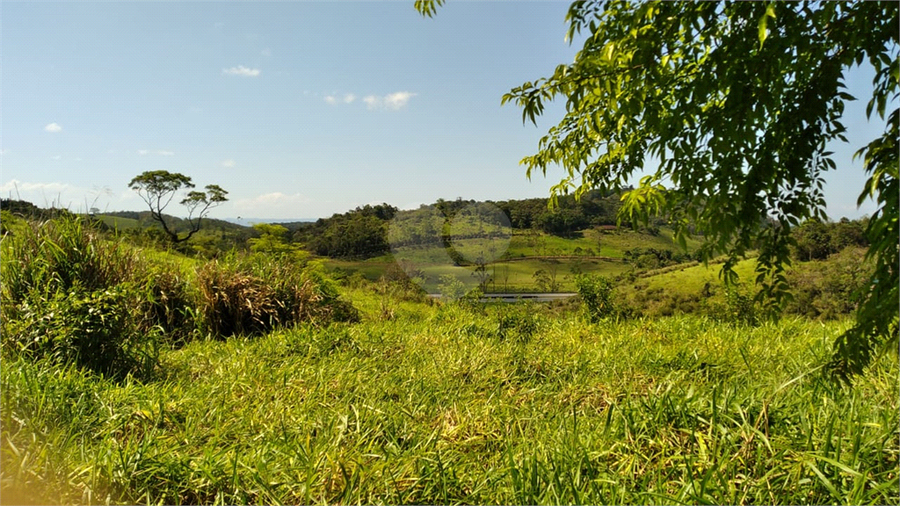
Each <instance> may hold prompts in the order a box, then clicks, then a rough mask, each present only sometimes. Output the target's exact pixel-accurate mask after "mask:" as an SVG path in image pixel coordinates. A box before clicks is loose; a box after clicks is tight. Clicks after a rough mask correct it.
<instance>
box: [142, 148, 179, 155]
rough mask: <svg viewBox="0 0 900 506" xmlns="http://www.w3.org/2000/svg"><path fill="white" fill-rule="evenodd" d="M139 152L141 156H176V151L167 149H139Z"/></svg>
mask: <svg viewBox="0 0 900 506" xmlns="http://www.w3.org/2000/svg"><path fill="white" fill-rule="evenodd" d="M137 154H139V155H141V156H147V155H159V156H175V152H174V151H167V150H164V149H157V150H149V149H139V150H137Z"/></svg>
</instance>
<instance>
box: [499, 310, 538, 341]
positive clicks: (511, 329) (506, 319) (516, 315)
mask: <svg viewBox="0 0 900 506" xmlns="http://www.w3.org/2000/svg"><path fill="white" fill-rule="evenodd" d="M540 324H541V318H540V316H539V315H538V314H537V312H536V311H535V308H534V307H533V306H532V305H531V304H506V305H504V306H503V307H502V310H501V312H500V313H498V315H497V335H498V336H499V337H500V339H503V340H506V339H513V340H516V341H518V342H528V341H530V340H531V338H532V336H533V335H534V334H535V332H537V331H538V329H539V328H540Z"/></svg>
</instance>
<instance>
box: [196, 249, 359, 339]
mask: <svg viewBox="0 0 900 506" xmlns="http://www.w3.org/2000/svg"><path fill="white" fill-rule="evenodd" d="M197 285H198V287H199V291H200V295H201V296H200V302H199V306H200V307H199V310H200V312H201V313H202V315H203V322H204V324H205V325H206V327H207V330H208V331H209V333H210V334H212V335H215V336H222V337H228V336H232V335H235V334H255V335H258V334H264V333H266V332H268V331H270V330H273V329H275V328H278V327H282V326H290V325H294V324H297V323H300V322H306V321H314V322H322V321H329V320H333V319H334V320H338V321H353V320H357V319H358V315H357V314H356V313H355V310H354V309H353V307H352V306H350V305H349V304H346V303H345V302H343V301H341V300H340V298H339V293H338V290H337V287H336V286H335V285H334V284H333V283H332V282H331V281H330V280H328V279H327V278H326V277H325V276H324V274H323V272H322V270H321V267H320V266H318V265H317V264H312V265H305V264H301V263H299V262H295V261H293V260H291V257H289V256H272V255H261V254H255V255H235V254H232V255H229V256H228V257H226V258H225V259H224V260H222V261H219V260H212V261H210V262H208V263H207V264H206V265H205V266H203V267H202V268H200V269H199V271H198V272H197Z"/></svg>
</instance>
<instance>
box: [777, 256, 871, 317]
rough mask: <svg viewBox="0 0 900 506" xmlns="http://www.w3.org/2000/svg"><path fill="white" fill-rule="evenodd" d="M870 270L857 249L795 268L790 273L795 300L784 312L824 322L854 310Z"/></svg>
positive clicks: (868, 264) (868, 263)
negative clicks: (821, 319)
mask: <svg viewBox="0 0 900 506" xmlns="http://www.w3.org/2000/svg"><path fill="white" fill-rule="evenodd" d="M872 269H873V266H872V263H871V262H867V261H866V260H865V250H864V249H862V248H856V247H849V248H845V249H844V250H843V251H841V252H840V253H836V254H833V255H831V256H830V257H828V259H827V260H823V261H813V262H810V263H808V264H804V265H801V266H798V267H797V268H796V269H795V270H793V271H791V272H790V274H789V282H790V284H791V286H792V293H793V296H794V297H793V300H792V301H791V302H790V303H789V304H788V305H787V308H786V309H785V310H786V311H787V312H788V313H794V314H801V315H805V316H809V317H812V318H823V319H830V318H837V317H840V316H841V315H846V314H850V313H852V312H853V311H855V310H856V306H857V304H858V303H859V294H860V293H861V290H862V289H863V288H865V283H866V280H868V279H870V277H871V274H872Z"/></svg>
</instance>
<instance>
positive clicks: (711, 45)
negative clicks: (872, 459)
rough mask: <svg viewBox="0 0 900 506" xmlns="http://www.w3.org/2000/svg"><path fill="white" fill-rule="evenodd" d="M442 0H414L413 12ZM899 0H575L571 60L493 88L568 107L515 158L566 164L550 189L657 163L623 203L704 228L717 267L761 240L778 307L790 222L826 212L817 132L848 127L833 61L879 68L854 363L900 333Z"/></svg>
mask: <svg viewBox="0 0 900 506" xmlns="http://www.w3.org/2000/svg"><path fill="white" fill-rule="evenodd" d="M441 3H443V1H442V0H418V1H417V2H416V8H417V9H418V10H419V12H421V13H422V14H423V15H427V16H431V15H433V14H434V12H435V9H436V7H437V6H438V5H440V4H441ZM898 5H900V4H898V3H896V2H853V3H845V2H818V1H801V2H785V3H782V2H661V1H646V2H631V1H601V0H598V1H577V2H574V3H573V4H572V5H571V7H570V9H569V12H568V14H567V18H566V19H567V22H568V34H567V35H568V39H569V40H572V38H573V37H574V36H575V34H582V35H584V36H585V37H584V38H585V41H584V45H583V47H582V48H581V50H580V51H579V52H578V54H577V56H576V57H575V61H574V62H573V63H570V64H563V65H559V66H558V67H556V69H555V70H554V72H553V73H552V75H551V76H549V77H547V78H542V79H538V80H536V81H533V82H527V83H524V84H523V85H522V86H519V87H518V88H515V89H513V90H512V91H511V92H510V93H509V94H507V95H505V96H504V97H503V99H502V102H503V103H506V102H515V103H516V104H518V105H519V106H520V107H522V115H523V121H528V120H530V121H532V122H534V121H535V120H536V118H537V117H538V116H540V115H541V114H543V112H544V104H545V103H546V102H548V101H550V100H553V99H554V98H557V97H561V98H563V99H564V100H565V101H566V113H565V115H564V116H563V118H562V119H561V120H560V122H559V124H558V125H556V126H554V127H552V128H551V129H550V131H549V132H548V133H547V135H546V136H544V137H543V138H542V139H541V141H540V144H539V151H538V152H537V153H536V154H534V155H532V156H528V157H525V158H524V159H523V160H522V163H523V164H524V165H525V166H526V167H527V173H528V175H529V176H530V175H531V174H532V173H534V172H535V171H540V172H542V173H544V174H546V173H547V170H548V169H553V168H556V167H561V168H562V169H563V171H564V173H565V176H564V177H563V179H562V181H561V182H560V183H559V184H558V185H556V186H555V187H554V188H553V196H554V197H555V196H557V195H560V194H564V193H567V192H569V191H574V193H575V195H576V196H578V195H581V194H583V193H584V192H585V191H587V190H589V189H591V188H600V189H601V190H604V191H618V190H621V189H623V188H624V186H625V185H626V184H627V182H628V181H629V180H630V179H632V177H633V174H634V172H635V171H639V170H641V169H644V168H646V167H650V168H652V169H651V170H653V174H652V175H650V176H647V177H645V178H643V179H641V181H640V185H639V186H638V187H637V188H635V189H634V190H633V191H630V192H628V193H626V194H625V195H624V202H623V207H622V209H621V211H620V218H622V217H625V218H626V219H640V220H643V221H644V222H645V223H646V221H647V220H648V219H649V217H650V216H652V215H667V216H668V217H669V219H670V221H671V223H672V225H673V226H674V228H675V231H676V238H677V239H678V240H679V242H680V243H681V244H682V245H684V242H685V241H684V239H685V237H686V235H687V233H688V227H690V226H693V227H695V228H696V230H697V231H698V232H700V233H701V234H702V235H703V238H704V243H703V245H702V247H701V250H700V258H701V259H703V260H709V259H711V258H713V257H714V256H716V255H719V254H722V253H724V254H727V255H728V260H727V261H726V262H725V264H724V265H723V268H722V273H721V274H722V276H723V277H724V279H725V280H726V281H727V282H729V283H734V282H736V281H737V275H736V273H735V272H734V269H733V267H734V265H735V264H736V263H737V261H738V260H739V259H741V258H742V257H744V256H745V254H746V253H747V252H748V251H749V250H751V249H757V250H758V252H759V257H758V267H757V282H758V283H760V284H761V288H762V289H761V290H760V296H761V298H760V300H761V301H765V302H766V303H767V305H768V306H769V309H770V310H773V312H774V310H776V309H777V308H779V307H781V306H782V305H783V303H784V302H786V301H787V300H788V299H789V287H788V283H787V279H786V276H785V267H786V266H787V265H789V264H790V249H789V246H790V245H791V242H792V239H791V233H790V232H791V229H792V228H793V227H795V226H797V225H798V224H800V223H801V222H803V221H805V220H806V219H808V218H819V219H822V220H824V219H825V212H824V208H825V202H824V198H823V194H822V187H823V184H824V180H823V178H822V173H823V172H824V171H826V170H830V169H834V168H835V162H834V161H833V159H832V157H831V153H830V152H829V151H828V150H827V149H826V145H827V144H828V143H829V142H830V141H832V140H835V139H840V140H844V141H846V139H845V137H844V131H845V129H844V126H843V125H842V124H841V122H840V117H841V114H842V113H843V110H844V104H845V102H846V101H848V100H854V99H855V97H853V96H851V95H850V94H848V93H847V92H846V91H845V84H844V72H845V71H847V70H848V69H850V68H852V67H853V66H858V65H861V64H862V63H863V62H868V63H869V64H870V65H871V66H872V67H873V68H874V70H875V78H874V81H873V85H874V92H873V94H872V96H871V97H870V100H869V103H868V109H867V113H868V114H869V116H870V117H871V116H872V115H873V114H877V117H878V118H880V119H881V120H884V121H885V123H886V127H885V131H884V133H883V135H881V136H880V137H878V138H876V139H873V140H872V141H871V142H870V143H869V144H868V145H866V146H863V147H861V149H860V150H859V151H858V153H857V156H860V157H862V158H863V159H864V161H865V170H866V172H867V173H868V174H869V176H870V177H869V179H868V181H867V183H866V184H865V188H864V191H863V193H862V194H861V195H860V202H862V201H863V200H865V199H867V198H872V199H873V200H875V202H876V203H877V205H878V210H877V211H876V212H875V213H874V214H873V215H872V217H871V219H870V221H869V224H868V228H867V235H868V238H869V240H870V242H871V245H870V248H869V253H868V256H869V258H871V259H873V260H874V263H875V265H876V268H875V273H874V275H873V276H872V278H871V280H870V281H871V282H870V283H867V287H868V288H867V289H866V291H865V293H864V294H863V298H862V303H861V304H860V306H859V310H858V312H857V319H856V320H857V323H856V325H855V326H854V327H853V328H852V329H851V330H849V331H848V332H847V333H845V334H844V335H842V336H841V337H840V338H838V340H837V342H836V346H835V350H836V351H835V356H834V359H833V361H832V364H831V365H832V371H834V372H835V373H836V374H837V375H838V376H840V377H842V378H845V379H846V378H849V376H850V375H852V374H854V373H859V372H861V371H862V370H863V369H864V368H865V366H866V365H867V364H869V363H870V361H871V357H872V354H873V353H874V352H875V351H876V350H877V349H878V348H879V347H881V346H883V345H885V344H887V343H894V344H896V342H897V337H898V331H897V327H898V309H897V308H898V306H900V301H898V258H900V255H898V249H900V248H898V236H900V228H898V194H900V187H898V182H897V180H898V146H897V139H898V121H900V112H898V111H900V110H898V109H894V110H893V111H890V112H888V111H886V108H887V106H888V105H889V104H893V103H894V102H892V101H893V100H896V98H897V92H898V80H900V66H898V30H897V25H898Z"/></svg>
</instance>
